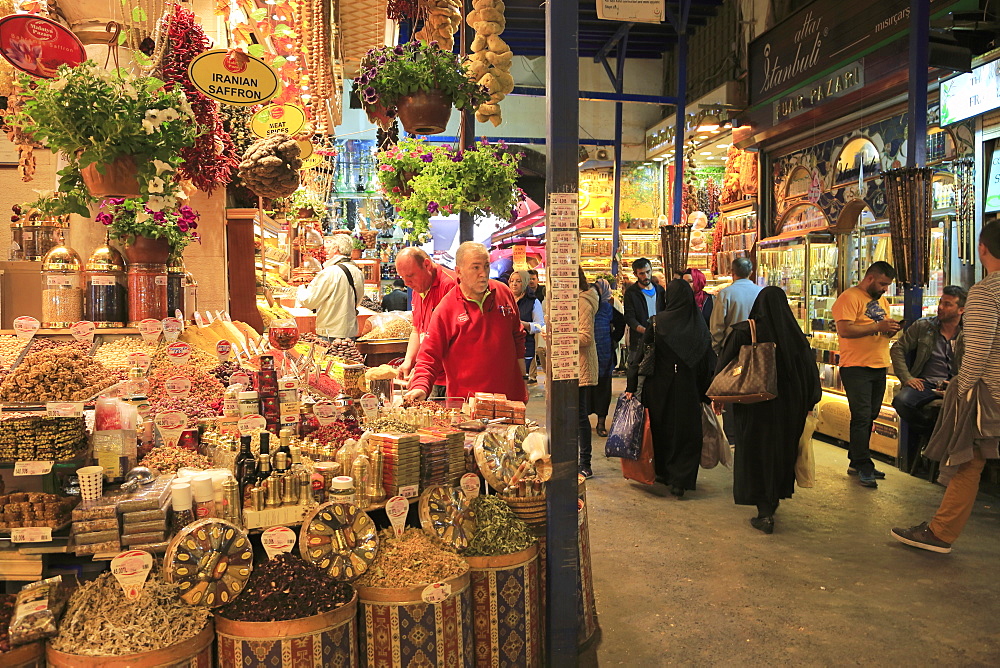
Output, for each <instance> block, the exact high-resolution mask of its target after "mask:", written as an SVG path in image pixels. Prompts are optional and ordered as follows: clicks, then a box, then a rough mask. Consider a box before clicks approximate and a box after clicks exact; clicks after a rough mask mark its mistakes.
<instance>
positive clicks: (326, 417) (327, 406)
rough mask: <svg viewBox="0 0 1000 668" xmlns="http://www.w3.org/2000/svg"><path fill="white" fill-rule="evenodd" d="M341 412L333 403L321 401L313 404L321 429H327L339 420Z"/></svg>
mask: <svg viewBox="0 0 1000 668" xmlns="http://www.w3.org/2000/svg"><path fill="white" fill-rule="evenodd" d="M338 413H339V411H338V410H337V407H336V406H335V405H334V404H333V402H332V401H319V402H317V403H315V404H313V415H315V416H316V421H317V422H319V424H320V426H321V427H325V426H326V425H328V424H330V423H331V422H333V421H334V420H336V419H337V414H338Z"/></svg>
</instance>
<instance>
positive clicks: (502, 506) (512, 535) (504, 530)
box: [462, 495, 535, 557]
mask: <svg viewBox="0 0 1000 668" xmlns="http://www.w3.org/2000/svg"><path fill="white" fill-rule="evenodd" d="M470 508H471V509H472V512H473V513H475V516H476V533H475V535H474V536H473V537H472V541H471V542H470V543H469V547H468V548H466V549H465V551H464V552H462V554H464V555H465V556H467V557H495V556H497V555H499V554H514V553H515V552H520V551H521V550H526V549H528V548H529V547H531V544H532V543H534V542H535V537H534V536H533V535H532V533H531V531H530V530H529V529H528V525H527V524H525V523H524V521H523V520H521V518H519V517H518V516H517V515H515V514H514V511H513V510H511V509H510V506H509V505H507V502H506V501H504V500H503V499H501V498H500V497H497V496H482V495H480V496H477V497H476V498H475V499H473V500H472V503H471V504H470Z"/></svg>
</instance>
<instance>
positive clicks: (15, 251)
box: [7, 216, 24, 260]
mask: <svg viewBox="0 0 1000 668" xmlns="http://www.w3.org/2000/svg"><path fill="white" fill-rule="evenodd" d="M16 217H17V216H15V218H16ZM7 259H8V260H23V259H24V226H23V224H22V223H19V222H17V221H15V222H13V223H11V224H10V253H8V255H7Z"/></svg>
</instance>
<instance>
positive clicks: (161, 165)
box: [153, 160, 174, 176]
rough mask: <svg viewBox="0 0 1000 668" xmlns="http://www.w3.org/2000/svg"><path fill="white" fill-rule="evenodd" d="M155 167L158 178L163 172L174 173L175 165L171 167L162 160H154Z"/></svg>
mask: <svg viewBox="0 0 1000 668" xmlns="http://www.w3.org/2000/svg"><path fill="white" fill-rule="evenodd" d="M153 166H154V167H156V175H157V176H159V175H160V174H162V173H163V172H172V171H174V166H173V165H171V164H170V163H169V162H163V161H162V160H154V161H153Z"/></svg>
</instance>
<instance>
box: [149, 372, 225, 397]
mask: <svg viewBox="0 0 1000 668" xmlns="http://www.w3.org/2000/svg"><path fill="white" fill-rule="evenodd" d="M174 376H183V377H184V378H187V379H188V380H190V381H191V395H190V398H191V399H193V400H195V401H197V402H200V403H203V404H205V405H212V404H213V403H216V402H221V401H222V395H223V393H224V392H225V388H224V387H223V386H222V383H220V382H219V381H218V380H216V378H215V376H212V375H209V374H208V373H206V372H204V371H202V370H201V369H199V368H197V367H194V366H191V365H188V364H180V365H177V366H165V367H163V368H161V369H157V370H156V371H154V372H153V373H152V374H150V376H149V398H150V400H153V401H157V400H160V399H167V398H169V396H170V395H169V394H167V389H166V386H165V385H166V382H167V380H168V379H170V378H173V377H174Z"/></svg>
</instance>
